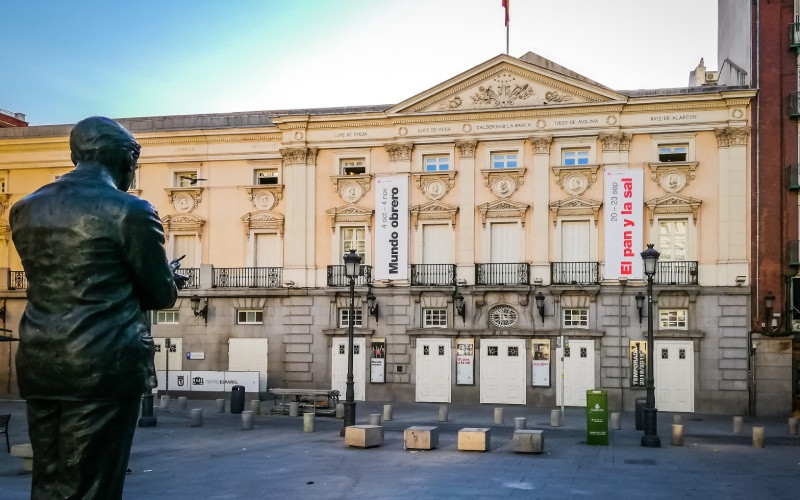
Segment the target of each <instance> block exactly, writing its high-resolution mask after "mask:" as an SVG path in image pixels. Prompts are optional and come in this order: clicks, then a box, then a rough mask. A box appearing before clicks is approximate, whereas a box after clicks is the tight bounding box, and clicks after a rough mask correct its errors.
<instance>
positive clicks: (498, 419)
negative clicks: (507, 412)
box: [494, 408, 503, 425]
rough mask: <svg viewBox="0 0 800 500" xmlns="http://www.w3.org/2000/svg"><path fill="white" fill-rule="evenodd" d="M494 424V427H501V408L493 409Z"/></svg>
mask: <svg viewBox="0 0 800 500" xmlns="http://www.w3.org/2000/svg"><path fill="white" fill-rule="evenodd" d="M494 424H495V425H503V409H502V408H495V409H494Z"/></svg>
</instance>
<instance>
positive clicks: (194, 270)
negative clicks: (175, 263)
mask: <svg viewBox="0 0 800 500" xmlns="http://www.w3.org/2000/svg"><path fill="white" fill-rule="evenodd" d="M178 274H182V275H184V276H186V277H187V278H189V281H187V282H186V284H185V285H183V289H184V290H188V289H192V290H195V289H198V288H200V268H199V267H183V268H180V269H178Z"/></svg>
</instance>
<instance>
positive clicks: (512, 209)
mask: <svg viewBox="0 0 800 500" xmlns="http://www.w3.org/2000/svg"><path fill="white" fill-rule="evenodd" d="M477 208H478V211H479V212H480V213H481V224H483V225H484V226H485V225H486V219H518V220H519V221H520V222H521V223H522V225H523V226H524V225H525V212H527V211H528V209H529V208H530V205H528V204H527V203H520V202H518V201H514V200H506V199H502V200H495V201H490V202H489V203H484V204H483V205H478V207H477Z"/></svg>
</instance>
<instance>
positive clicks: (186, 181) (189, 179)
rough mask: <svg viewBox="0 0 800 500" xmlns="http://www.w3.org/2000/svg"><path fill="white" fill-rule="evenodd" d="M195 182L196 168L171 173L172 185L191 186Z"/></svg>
mask: <svg viewBox="0 0 800 500" xmlns="http://www.w3.org/2000/svg"><path fill="white" fill-rule="evenodd" d="M195 184H197V170H183V171H176V172H173V173H172V185H173V186H174V187H179V188H182V187H192V186H194V185H195Z"/></svg>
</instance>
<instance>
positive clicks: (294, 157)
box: [280, 148, 308, 165]
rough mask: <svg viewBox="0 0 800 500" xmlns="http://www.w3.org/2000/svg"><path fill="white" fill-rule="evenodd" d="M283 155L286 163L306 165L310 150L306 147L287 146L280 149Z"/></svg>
mask: <svg viewBox="0 0 800 500" xmlns="http://www.w3.org/2000/svg"><path fill="white" fill-rule="evenodd" d="M280 153H281V156H282V157H283V164H284V165H305V164H306V155H307V154H308V150H307V149H306V148H286V149H281V150H280Z"/></svg>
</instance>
